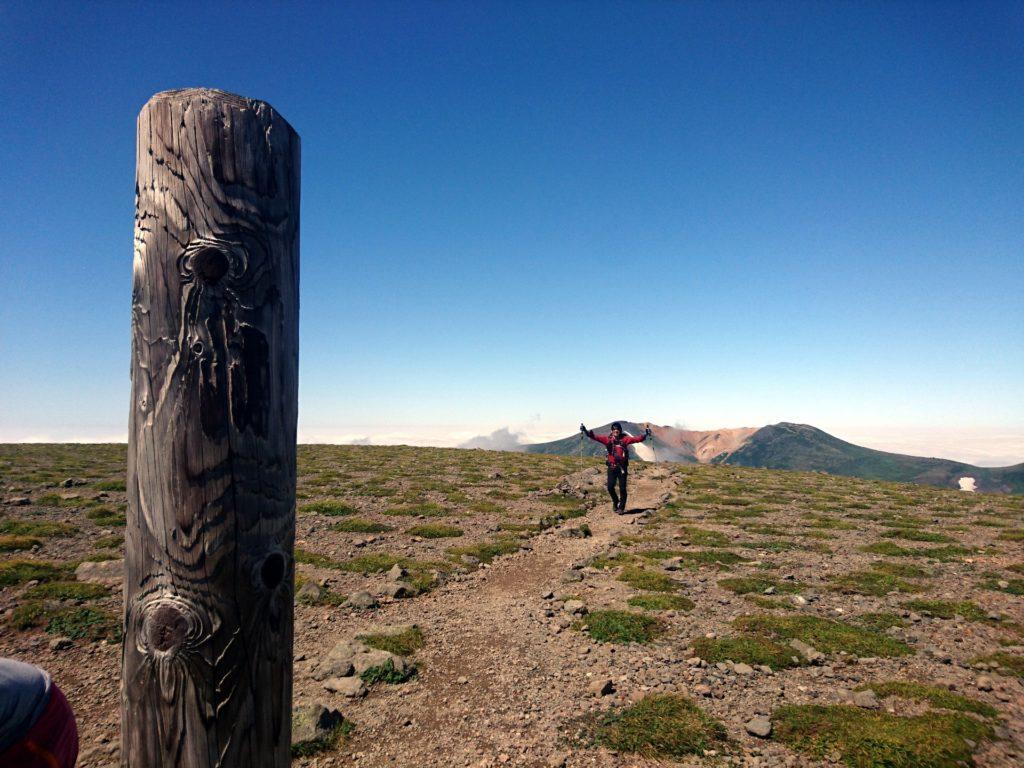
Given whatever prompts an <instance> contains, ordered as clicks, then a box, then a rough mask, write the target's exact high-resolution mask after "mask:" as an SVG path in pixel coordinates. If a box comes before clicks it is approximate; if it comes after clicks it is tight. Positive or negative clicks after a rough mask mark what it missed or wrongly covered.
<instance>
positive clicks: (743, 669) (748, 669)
mask: <svg viewBox="0 0 1024 768" xmlns="http://www.w3.org/2000/svg"><path fill="white" fill-rule="evenodd" d="M732 671H733V672H735V673H736V674H737V675H752V674H754V668H753V667H752V666H750V665H749V664H743V663H742V662H741V663H739V664H736V665H735V666H733V668H732Z"/></svg>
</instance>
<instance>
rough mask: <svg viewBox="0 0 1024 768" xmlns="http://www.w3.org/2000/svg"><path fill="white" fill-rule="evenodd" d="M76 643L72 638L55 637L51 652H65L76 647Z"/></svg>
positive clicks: (52, 641) (51, 644) (51, 643)
mask: <svg viewBox="0 0 1024 768" xmlns="http://www.w3.org/2000/svg"><path fill="white" fill-rule="evenodd" d="M74 644H75V642H74V640H72V639H71V638H70V637H55V638H53V640H51V641H50V650H51V651H63V650H66V649H67V648H71V647H72V646H74Z"/></svg>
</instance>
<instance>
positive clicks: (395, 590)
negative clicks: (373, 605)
mask: <svg viewBox="0 0 1024 768" xmlns="http://www.w3.org/2000/svg"><path fill="white" fill-rule="evenodd" d="M383 594H384V595H386V596H387V597H393V598H395V599H396V600H400V599H402V598H406V597H416V594H417V591H416V589H415V588H413V587H411V586H409V585H408V584H403V583H402V582H400V581H393V582H391V583H390V584H388V585H387V586H385V587H384V589H383Z"/></svg>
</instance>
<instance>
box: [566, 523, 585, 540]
mask: <svg viewBox="0 0 1024 768" xmlns="http://www.w3.org/2000/svg"><path fill="white" fill-rule="evenodd" d="M560 535H561V536H563V537H564V538H567V539H585V538H587V537H588V536H590V535H591V534H590V527H589V526H586V525H581V526H580V527H578V528H563V529H562V532H561V534H560Z"/></svg>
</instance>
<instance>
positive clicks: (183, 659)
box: [121, 89, 299, 768]
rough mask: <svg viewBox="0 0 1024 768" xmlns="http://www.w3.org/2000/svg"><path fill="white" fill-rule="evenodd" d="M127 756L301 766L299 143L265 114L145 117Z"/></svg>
mask: <svg viewBox="0 0 1024 768" xmlns="http://www.w3.org/2000/svg"><path fill="white" fill-rule="evenodd" d="M135 211H136V213H135V260H134V278H133V285H132V368H131V378H132V400H131V413H130V427H129V447H128V527H127V533H126V566H125V567H126V580H125V617H124V620H125V638H124V650H123V657H122V697H121V698H122V747H123V751H122V754H123V760H124V764H125V765H127V766H130V767H131V768H163V767H164V766H183V767H186V768H193V767H196V768H198V767H202V768H206V767H207V766H226V767H227V766H230V767H236V766H237V767H238V768H242V767H244V768H250V767H253V766H255V767H256V768H263V767H269V766H275V767H277V768H280V767H281V766H286V765H289V764H290V755H289V751H290V734H291V719H290V718H291V696H292V631H293V614H292V593H293V585H294V566H293V543H294V537H295V427H296V415H297V393H298V392H297V390H298V319H299V318H298V314H299V311H298V310H299V297H298V288H299V137H298V135H297V134H296V133H295V131H293V130H292V128H291V126H289V125H288V123H287V122H286V121H285V120H284V119H283V118H282V117H281V116H280V115H279V114H277V112H276V111H275V110H274V109H273V108H272V107H270V105H268V104H265V103H264V102H261V101H254V100H251V99H246V98H242V97H239V96H234V95H232V94H228V93H223V92H221V91H214V90H208V89H189V90H179V91H167V92H165V93H159V94H157V95H156V96H154V97H153V98H152V99H150V101H149V102H148V103H147V104H146V105H145V106H144V107H143V109H142V112H141V113H140V114H139V119H138V145H137V166H136V198H135Z"/></svg>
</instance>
